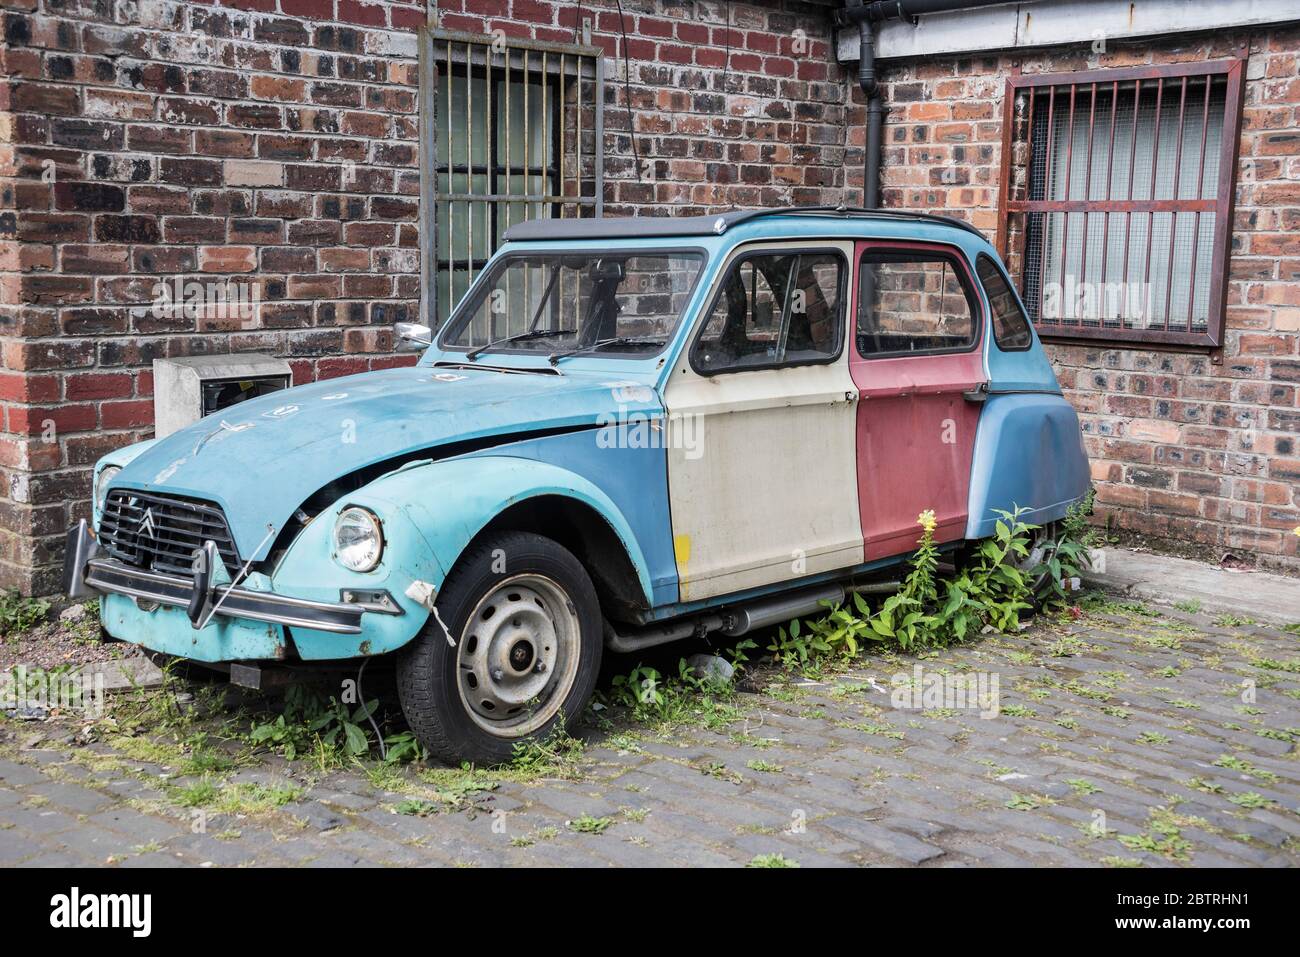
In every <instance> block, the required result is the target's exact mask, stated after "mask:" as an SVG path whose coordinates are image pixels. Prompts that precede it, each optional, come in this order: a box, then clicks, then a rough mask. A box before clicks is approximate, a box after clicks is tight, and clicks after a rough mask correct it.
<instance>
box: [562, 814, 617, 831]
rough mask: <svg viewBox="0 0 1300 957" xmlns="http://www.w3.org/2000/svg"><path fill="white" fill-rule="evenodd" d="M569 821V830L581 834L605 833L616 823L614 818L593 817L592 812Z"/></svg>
mask: <svg viewBox="0 0 1300 957" xmlns="http://www.w3.org/2000/svg"><path fill="white" fill-rule="evenodd" d="M567 823H568V825H569V830H571V831H577V832H578V833H579V834H603V833H604V832H605V831H606V830H607V829H608V828H609V826H610V825H611V824H613V823H614V819H613V818H608V817H592V816H591V815H590V814H584V815H582V816H581V817H577V818H574V819H573V820H572V821H569V822H567Z"/></svg>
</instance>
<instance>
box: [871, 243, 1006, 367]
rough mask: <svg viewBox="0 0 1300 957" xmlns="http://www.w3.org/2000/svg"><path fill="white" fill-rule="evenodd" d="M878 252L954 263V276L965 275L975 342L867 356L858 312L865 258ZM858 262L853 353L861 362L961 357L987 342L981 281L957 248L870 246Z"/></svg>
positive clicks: (938, 245) (936, 245)
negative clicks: (860, 338) (860, 342)
mask: <svg viewBox="0 0 1300 957" xmlns="http://www.w3.org/2000/svg"><path fill="white" fill-rule="evenodd" d="M879 252H886V253H889V252H896V253H897V252H901V253H930V254H931V255H933V256H937V257H941V258H943V259H946V260H949V261H951V262H952V263H953V264H954V266H955V267H956V268H954V269H953V272H954V273H957V274H959V275H960V274H962V273H964V274H965V277H966V278H965V281H964V282H962V290H963V292H964V293H965V295H966V303H967V305H969V306H970V307H971V319H972V323H971V324H972V326H974V329H975V335H974V337H973V339H972V341H971V342H970V343H969V344H968V345H966V346H964V347H962V348H945V349H916V350H908V351H903V350H895V351H893V352H873V353H870V354H868V353H865V352H863V351H862V349H861V347H860V346H859V345H858V311H859V310H860V309H861V308H862V302H861V298H862V260H863V258H864V257H866V256H868V255H870V254H872V253H879ZM855 256H856V262H855V263H854V270H853V277H854V279H855V280H856V281H855V283H854V289H853V307H854V308H853V350H854V352H856V353H857V356H858V358H859V359H861V360H862V361H863V362H873V361H875V360H877V359H910V358H912V357H913V356H959V355H965V354H967V353H969V352H974V351H975V350H976V349H979V348H980V347H981V346H982V344H983V342H984V329H985V327H986V326H987V325H988V324H989V318H990V316H989V315H988V314H987V313H986V311H985V309H984V300H983V298H982V297H981V296H980V292H981V291H982V290H983V285H982V284H980V282H979V279H978V277H977V276H976V275H975V273H974V271H973V270H972V269H971V265H970V263H969V262H967V260H966V256H965V255H964V254H963V252H962V251H961V250H960V249H959V248H958V247H956V246H949V245H947V244H944V243H927V242H915V243H909V242H894V241H882V242H874V241H873V242H868V244H867V245H866V246H865V247H863V248H862V249H861V250H860V251H857V252H856V253H855ZM959 281H961V280H960V279H959Z"/></svg>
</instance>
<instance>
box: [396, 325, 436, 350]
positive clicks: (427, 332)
mask: <svg viewBox="0 0 1300 957" xmlns="http://www.w3.org/2000/svg"><path fill="white" fill-rule="evenodd" d="M394 328H395V329H396V330H397V338H398V339H399V340H401V341H402V342H412V343H414V344H415V345H417V346H427V345H428V344H429V343H431V342H433V330H432V329H430V328H429V327H428V326H422V325H420V324H419V323H418V322H399V323H398V324H397V325H396V326H394Z"/></svg>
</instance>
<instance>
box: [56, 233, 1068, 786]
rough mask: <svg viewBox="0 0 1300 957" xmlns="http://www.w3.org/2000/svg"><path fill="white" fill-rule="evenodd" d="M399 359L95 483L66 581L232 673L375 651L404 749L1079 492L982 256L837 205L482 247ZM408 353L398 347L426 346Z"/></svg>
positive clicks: (1039, 357)
mask: <svg viewBox="0 0 1300 957" xmlns="http://www.w3.org/2000/svg"><path fill="white" fill-rule="evenodd" d="M506 240H507V241H506V242H505V244H504V245H503V247H502V248H501V249H500V250H499V251H498V252H497V253H496V254H495V255H494V256H493V258H492V259H491V261H490V262H489V263H488V264H487V266H486V267H485V268H484V269H483V270H482V271H481V272H480V273H479V275H478V276H477V277H476V278H475V281H474V282H473V284H472V286H471V288H470V289H469V291H468V293H467V294H466V295H465V297H464V299H463V300H462V301H461V302H460V304H459V306H458V307H457V309H456V310H455V312H454V314H453V315H452V316H451V318H450V320H449V321H448V322H447V323H446V324H445V325H444V327H443V328H442V329H441V330H440V331H439V332H438V333H437V334H436V338H434V335H433V334H432V333H431V332H430V330H428V329H426V328H424V327H407V328H406V329H404V330H403V333H404V334H405V335H406V336H407V337H408V338H412V339H415V340H417V341H420V340H423V341H424V342H426V343H428V349H427V351H426V352H425V353H424V355H423V357H422V358H421V360H420V361H419V363H418V364H417V365H414V366H411V367H407V368H399V369H391V370H387V371H382V372H371V373H365V374H361V375H355V376H350V377H346V378H340V379H332V380H329V381H322V382H317V383H314V384H311V385H305V386H301V387H298V388H295V389H291V390H288V391H282V392H276V393H273V394H271V395H267V396H264V397H262V398H260V399H254V400H251V401H248V402H245V403H242V404H240V405H238V406H234V407H232V408H231V409H228V410H226V411H225V412H220V413H217V414H215V415H213V416H210V417H208V418H205V419H202V420H200V421H198V422H197V423H195V424H193V425H191V426H189V427H187V428H185V429H183V430H181V431H179V432H176V433H174V434H171V435H169V436H167V437H166V438H163V439H161V440H154V441H149V442H142V443H139V444H137V445H133V446H130V447H128V448H124V449H121V450H118V451H116V452H114V453H112V454H111V455H108V456H105V457H104V459H103V460H102V461H100V462H99V463H98V464H97V466H96V469H95V487H94V513H93V522H90V523H86V522H82V523H81V524H80V525H79V526H78V527H76V528H74V529H71V530H70V532H69V536H68V549H67V562H66V568H65V584H66V587H67V590H68V591H69V593H70V594H72V595H74V596H87V595H98V596H100V599H101V603H102V606H101V607H102V617H103V622H104V626H105V627H106V628H107V630H108V631H109V633H110V634H112V635H113V636H115V637H117V638H120V639H122V640H125V641H130V642H137V643H139V644H141V645H144V646H145V647H147V648H149V649H153V650H155V651H158V652H162V653H166V654H169V655H175V656H180V657H182V658H188V659H194V660H197V661H202V662H210V663H224V664H229V665H233V666H234V668H235V669H237V670H241V673H248V672H251V673H256V672H257V670H258V669H262V668H267V667H269V666H270V665H273V664H277V663H281V664H289V663H297V662H315V661H337V660H341V659H358V658H364V657H365V656H371V655H381V654H385V653H388V652H395V653H396V654H397V662H396V664H397V672H398V683H399V688H400V693H401V700H402V705H403V708H404V711H405V714H406V716H407V719H408V720H409V722H410V725H411V727H412V728H413V729H414V731H415V732H416V734H417V735H418V736H419V738H420V739H421V741H423V742H424V744H425V745H426V746H427V747H428V748H429V749H430V750H431V751H432V752H433V753H434V754H436V755H438V756H440V757H442V758H444V759H446V760H449V761H460V760H470V761H475V762H487V763H495V762H500V761H502V760H505V759H508V758H509V757H510V755H511V752H512V749H513V746H514V745H515V744H516V743H517V742H519V741H520V740H521V739H525V738H528V737H531V736H536V735H541V734H545V733H547V732H548V731H549V730H550V729H552V728H553V727H555V726H556V725H557V723H560V722H566V723H572V722H574V721H575V720H577V719H578V718H579V717H580V716H581V714H582V712H583V710H584V708H585V706H586V704H587V702H588V699H589V698H590V696H591V694H592V692H593V689H594V687H595V683H596V678H597V673H598V671H599V667H600V662H601V655H602V651H603V650H604V649H612V650H614V651H618V652H629V651H636V650H639V649H642V648H647V647H650V646H652V645H656V644H661V643H664V642H667V641H672V640H675V639H679V638H684V637H689V636H702V635H706V634H710V633H717V634H721V635H723V636H736V635H741V634H744V633H746V632H748V631H751V630H753V629H756V628H760V627H764V626H768V625H772V624H776V623H782V622H785V621H787V620H789V619H790V618H791V617H794V616H797V615H803V614H811V613H815V612H818V611H820V610H821V609H822V608H823V606H824V605H825V604H826V603H827V602H835V601H838V600H842V599H843V598H844V597H845V595H846V594H847V590H849V589H851V588H852V587H853V586H854V584H855V583H856V582H859V581H861V580H862V579H864V578H867V577H869V576H872V575H876V574H880V573H882V572H884V571H885V570H887V569H888V568H889V567H890V566H891V565H895V564H897V563H899V562H900V561H902V560H904V559H905V558H906V557H907V556H908V554H909V553H910V552H911V551H912V550H913V549H914V548H915V544H916V538H917V527H916V520H917V515H918V513H919V512H921V511H923V510H933V512H934V516H935V540H936V541H938V542H940V543H942V544H943V546H944V547H946V548H951V549H956V548H959V547H961V546H962V544H963V543H966V542H970V541H974V540H978V539H980V538H982V537H985V536H988V535H990V534H992V532H993V528H994V522H995V520H996V515H995V510H997V509H1011V508H1012V507H1013V506H1020V507H1023V508H1025V509H1027V511H1026V512H1025V513H1024V514H1023V517H1024V518H1025V519H1026V520H1027V521H1031V522H1035V523H1039V524H1048V523H1051V522H1053V521H1055V520H1058V519H1060V518H1061V517H1062V516H1064V515H1065V513H1066V510H1067V509H1068V508H1069V507H1070V506H1071V505H1073V504H1074V503H1076V502H1078V501H1079V500H1080V499H1081V498H1082V497H1083V496H1084V495H1085V493H1086V491H1087V488H1088V483H1089V474H1088V465H1087V461H1086V459H1085V455H1084V451H1083V447H1082V440H1081V437H1080V431H1079V423H1078V420H1077V418H1076V416H1075V413H1074V411H1073V410H1072V409H1071V407H1070V406H1069V405H1068V404H1067V402H1066V400H1065V399H1064V398H1063V397H1062V395H1061V390H1060V388H1059V386H1058V385H1057V382H1056V378H1055V376H1054V374H1053V371H1052V368H1051V366H1050V364H1049V363H1048V360H1047V358H1046V357H1045V355H1044V353H1043V350H1042V348H1041V346H1040V344H1039V342H1038V339H1037V337H1036V335H1035V333H1034V330H1033V328H1032V327H1031V325H1030V323H1029V322H1028V320H1027V319H1026V315H1025V312H1024V309H1023V307H1022V305H1021V303H1020V300H1019V298H1018V296H1017V295H1016V293H1015V291H1014V290H1013V287H1012V285H1011V282H1010V281H1009V279H1008V278H1007V275H1006V273H1005V271H1004V269H1003V267H1002V265H1001V263H1000V262H999V260H998V257H997V254H996V253H995V252H994V250H993V249H992V247H991V246H990V245H989V244H988V242H987V241H986V240H985V239H984V238H983V237H982V236H981V235H980V234H979V233H977V232H976V231H975V230H973V229H971V228H970V227H968V226H965V225H964V224H962V223H959V222H955V221H949V220H943V219H940V218H936V217H928V216H921V215H907V214H887V213H879V212H865V211H855V210H843V209H816V210H786V211H749V212H731V213H725V214H722V215H718V216H706V217H687V218H664V219H573V220H560V219H546V220H535V221H531V222H527V223H523V224H521V225H517V226H514V227H512V228H511V229H510V230H509V232H508V233H507V235H506ZM430 339H432V340H433V341H432V342H430V341H429V340H430Z"/></svg>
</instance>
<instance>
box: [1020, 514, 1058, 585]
mask: <svg viewBox="0 0 1300 957" xmlns="http://www.w3.org/2000/svg"><path fill="white" fill-rule="evenodd" d="M1055 531H1056V523H1055V522H1052V523H1049V524H1047V525H1044V526H1043V527H1041V528H1039V529H1038V530H1037V532H1036V533H1035V535H1034V537H1033V538H1032V539H1031V540H1030V542H1029V554H1028V555H1027V556H1025V558H1024V559H1023V560H1022V561H1021V562H1020V563H1019V565H1017V567H1018V568H1019V569H1020V570H1021V571H1022V572H1024V574H1025V576H1026V577H1027V578H1028V579H1029V587H1030V589H1031V590H1032V591H1035V592H1036V591H1038V589H1039V588H1041V587H1042V586H1043V585H1044V584H1045V583H1046V582H1047V580H1048V579H1049V578H1050V577H1051V572H1049V571H1043V572H1041V573H1039V574H1038V575H1037V576H1034V574H1033V571H1034V569H1035V568H1037V567H1038V566H1039V565H1042V564H1044V563H1046V562H1047V561H1048V560H1049V559H1050V558H1051V557H1052V555H1053V554H1055V552H1056V535H1055Z"/></svg>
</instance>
